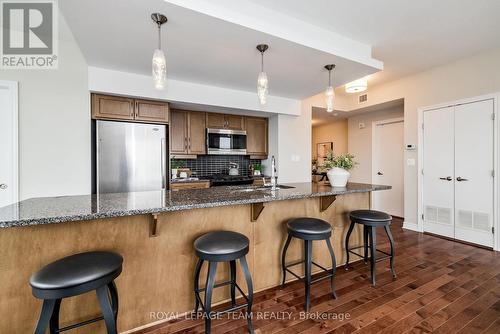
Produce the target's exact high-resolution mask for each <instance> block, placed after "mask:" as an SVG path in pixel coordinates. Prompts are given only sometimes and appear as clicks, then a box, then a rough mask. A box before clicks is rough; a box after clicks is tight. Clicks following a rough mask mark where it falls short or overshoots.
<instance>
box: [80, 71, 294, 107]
mask: <svg viewBox="0 0 500 334" xmlns="http://www.w3.org/2000/svg"><path fill="white" fill-rule="evenodd" d="M88 88H89V90H91V91H94V92H104V93H109V94H121V95H129V96H140V97H144V98H152V99H159V100H165V101H172V102H182V103H195V104H200V105H207V106H218V107H226V108H232V109H241V110H242V111H245V110H247V111H248V110H250V111H259V112H267V113H271V114H276V113H280V114H288V115H300V112H301V109H300V100H294V99H289V98H284V97H279V96H272V95H269V96H268V98H267V104H266V105H264V106H262V105H260V103H259V100H258V98H257V93H256V92H247V91H241V90H235V89H229V88H222V87H215V86H208V85H202V84H197V83H192V82H187V81H180V80H173V79H169V80H167V84H166V86H165V89H164V90H158V89H155V88H154V86H153V80H152V79H151V76H150V75H142V74H136V73H128V72H121V71H113V70H108V69H103V68H98V67H92V66H89V87H88Z"/></svg>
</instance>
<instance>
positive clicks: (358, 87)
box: [345, 77, 368, 93]
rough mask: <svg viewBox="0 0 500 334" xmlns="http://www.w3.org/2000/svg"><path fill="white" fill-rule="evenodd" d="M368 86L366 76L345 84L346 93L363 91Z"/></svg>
mask: <svg viewBox="0 0 500 334" xmlns="http://www.w3.org/2000/svg"><path fill="white" fill-rule="evenodd" d="M367 88H368V79H366V77H364V78H361V79H358V80H354V81H352V82H349V83H348V84H346V85H345V91H346V93H359V92H364V91H365V90H366V89H367Z"/></svg>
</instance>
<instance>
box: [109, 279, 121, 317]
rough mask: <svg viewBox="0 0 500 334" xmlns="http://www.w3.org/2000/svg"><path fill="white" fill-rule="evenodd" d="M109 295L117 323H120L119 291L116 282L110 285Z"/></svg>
mask: <svg viewBox="0 0 500 334" xmlns="http://www.w3.org/2000/svg"><path fill="white" fill-rule="evenodd" d="M108 290H109V295H110V297H111V308H112V309H113V314H114V316H115V322H117V321H118V306H119V304H118V290H117V289H116V284H115V281H112V282H111V283H109V284H108Z"/></svg>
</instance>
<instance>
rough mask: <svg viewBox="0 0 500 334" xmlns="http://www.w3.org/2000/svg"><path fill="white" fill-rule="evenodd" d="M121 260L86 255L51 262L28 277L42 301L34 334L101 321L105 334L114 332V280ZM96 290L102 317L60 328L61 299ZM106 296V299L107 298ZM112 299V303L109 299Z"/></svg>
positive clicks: (106, 255)
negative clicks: (104, 327) (105, 329)
mask: <svg viewBox="0 0 500 334" xmlns="http://www.w3.org/2000/svg"><path fill="white" fill-rule="evenodd" d="M122 263H123V258H122V256H121V255H119V254H117V253H113V252H86V253H80V254H74V255H71V256H68V257H65V258H63V259H60V260H57V261H55V262H52V263H50V264H48V265H46V266H45V267H43V268H42V269H40V270H39V271H38V272H36V273H35V274H33V275H32V276H31V278H30V285H31V288H32V293H33V296H35V297H36V298H39V299H43V306H42V311H41V314H40V318H39V321H38V324H37V327H36V330H35V333H36V334H43V333H45V329H46V328H47V327H50V333H51V334H53V333H59V332H62V331H66V330H69V329H73V328H77V327H80V326H83V325H87V324H89V323H93V322H96V321H99V320H104V321H105V323H106V328H107V331H108V333H110V334H111V333H112V334H115V333H116V319H117V316H118V292H117V290H116V285H115V283H114V279H115V278H117V277H118V276H119V275H120V273H121V272H122ZM92 290H96V293H97V297H98V299H99V303H100V306H101V310H102V313H103V316H102V317H98V318H95V319H91V320H86V321H83V322H81V323H77V324H74V325H70V326H67V327H64V328H59V310H60V305H61V299H63V298H67V297H73V296H77V295H80V294H83V293H86V292H89V291H92ZM108 294H109V296H108ZM110 298H111V300H110Z"/></svg>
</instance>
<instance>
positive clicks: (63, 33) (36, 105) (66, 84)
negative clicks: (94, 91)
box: [0, 15, 90, 199]
mask: <svg viewBox="0 0 500 334" xmlns="http://www.w3.org/2000/svg"><path fill="white" fill-rule="evenodd" d="M0 79H1V80H12V81H18V82H19V160H20V161H19V168H20V171H19V174H20V176H19V177H20V182H19V183H20V193H19V195H20V196H19V197H20V199H26V198H30V197H40V196H56V195H70V194H86V193H90V112H89V94H88V87H87V85H88V82H87V64H86V62H85V60H84V58H83V56H82V54H81V52H80V49H79V48H78V45H77V44H76V42H75V40H74V39H73V36H72V34H71V32H70V30H69V29H68V26H67V24H66V22H65V20H64V18H63V17H62V16H61V15H60V16H59V68H58V69H57V70H2V71H1V72H0Z"/></svg>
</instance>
